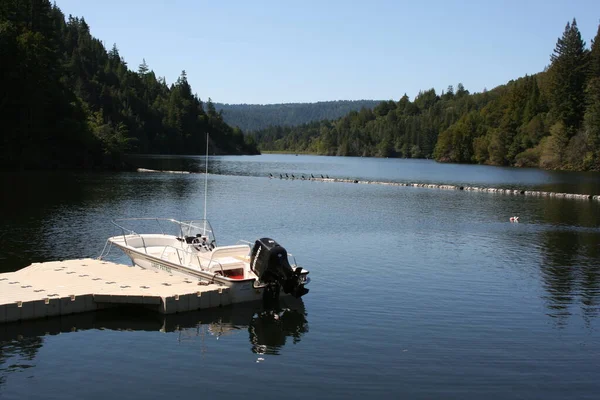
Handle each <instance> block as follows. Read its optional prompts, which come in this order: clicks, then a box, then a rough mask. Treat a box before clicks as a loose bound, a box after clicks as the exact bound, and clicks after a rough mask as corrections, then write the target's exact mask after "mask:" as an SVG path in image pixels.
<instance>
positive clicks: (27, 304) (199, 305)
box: [0, 258, 231, 323]
mask: <svg viewBox="0 0 600 400" xmlns="http://www.w3.org/2000/svg"><path fill="white" fill-rule="evenodd" d="M126 304H129V305H139V306H142V307H145V308H149V309H152V310H155V311H157V312H159V313H162V314H173V313H177V312H184V311H190V310H198V309H204V308H211V307H219V306H225V305H228V304H231V293H230V291H229V288H227V287H223V286H219V285H217V284H206V282H202V283H201V282H199V281H198V280H196V279H192V278H187V277H184V276H176V275H169V274H167V273H163V272H158V271H152V270H147V269H143V268H140V267H137V266H136V267H133V266H127V265H122V264H115V263H112V262H108V261H103V260H95V259H91V258H88V259H80V260H65V261H53V262H45V263H35V264H32V265H30V266H28V267H25V268H23V269H21V270H19V271H16V272H9V273H4V274H0V323H3V322H13V321H22V320H30V319H36V318H45V317H50V316H57V315H67V314H74V313H80V312H86V311H93V310H97V309H101V308H107V307H115V306H119V305H126Z"/></svg>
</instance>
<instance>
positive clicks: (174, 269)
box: [113, 242, 306, 303]
mask: <svg viewBox="0 0 600 400" xmlns="http://www.w3.org/2000/svg"><path fill="white" fill-rule="evenodd" d="M113 244H114V245H116V246H117V247H119V248H120V249H121V250H122V251H123V252H124V253H125V254H126V255H127V256H128V257H129V258H130V259H131V262H132V263H133V265H136V266H138V267H141V268H144V269H149V270H154V271H158V272H161V273H167V274H171V275H180V276H184V277H187V278H192V279H197V280H198V281H202V282H206V283H209V284H217V285H221V286H224V287H228V288H230V294H231V302H232V303H242V302H247V301H257V300H261V299H263V295H264V291H265V287H264V286H262V287H254V284H255V282H256V279H253V278H252V279H240V280H233V279H227V278H223V277H222V276H219V275H215V274H211V273H208V272H205V271H200V270H196V269H192V268H188V267H185V266H183V265H180V264H176V263H172V262H170V261H168V260H163V259H161V258H158V257H155V256H152V255H151V254H146V253H144V252H141V251H137V250H135V249H132V248H130V247H124V246H122V245H121V244H120V243H117V242H113ZM303 275H306V274H303ZM280 294H281V296H287V295H288V294H286V293H284V292H283V291H281V293H280Z"/></svg>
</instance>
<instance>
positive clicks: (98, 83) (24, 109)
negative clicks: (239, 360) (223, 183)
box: [0, 0, 258, 169]
mask: <svg viewBox="0 0 600 400" xmlns="http://www.w3.org/2000/svg"><path fill="white" fill-rule="evenodd" d="M0 119H1V120H2V139H1V140H2V146H1V148H0V167H1V168H9V169H13V168H18V169H37V168H123V167H124V163H123V155H124V154H125V153H144V154H204V153H205V151H206V134H207V133H208V134H209V137H210V145H209V149H210V150H209V151H210V152H211V153H212V154H258V150H257V148H256V145H255V144H254V143H253V141H252V140H253V139H252V138H251V137H245V136H244V135H243V133H242V131H241V130H240V129H239V128H232V127H230V126H229V125H227V124H226V123H225V122H224V121H223V117H222V114H221V113H219V112H217V110H216V108H215V106H214V104H213V103H212V102H211V101H210V99H208V101H207V102H203V101H201V100H200V98H199V97H198V96H197V95H196V94H194V93H193V91H192V88H191V87H190V84H189V83H188V81H187V76H186V73H185V71H183V72H182V73H181V76H179V78H178V79H177V81H176V82H175V83H173V84H170V85H169V84H167V82H166V81H165V79H164V78H161V77H157V76H156V74H155V73H154V72H153V71H152V70H151V68H150V67H149V66H148V65H147V64H146V63H145V61H144V62H142V63H141V65H139V67H137V68H136V70H133V69H131V68H129V66H128V65H127V63H126V62H125V60H124V59H123V58H122V57H121V56H120V55H119V50H118V48H117V46H116V45H113V46H112V48H111V49H110V50H107V49H106V48H105V47H104V45H103V43H102V42H101V41H100V40H98V39H96V38H94V37H93V36H92V35H91V33H90V27H89V26H88V24H87V23H86V22H85V19H84V18H76V17H72V16H69V17H68V18H65V15H64V14H63V13H62V11H61V10H60V9H59V8H58V7H57V6H56V5H55V4H54V5H52V4H51V3H50V2H49V1H48V0H2V1H0Z"/></svg>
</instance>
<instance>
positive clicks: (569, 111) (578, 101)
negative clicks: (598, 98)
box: [549, 19, 588, 136]
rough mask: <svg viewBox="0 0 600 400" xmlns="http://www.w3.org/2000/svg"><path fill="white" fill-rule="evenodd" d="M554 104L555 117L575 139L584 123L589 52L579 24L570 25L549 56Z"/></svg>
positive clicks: (552, 102) (552, 101)
mask: <svg viewBox="0 0 600 400" xmlns="http://www.w3.org/2000/svg"><path fill="white" fill-rule="evenodd" d="M550 60H551V61H552V64H551V66H550V69H549V73H550V85H551V105H552V111H553V114H554V117H555V118H556V120H558V121H560V122H562V123H563V124H564V126H565V128H566V131H567V135H568V136H573V135H574V134H575V132H576V131H577V129H578V128H579V126H580V125H581V122H582V120H583V114H584V111H585V93H584V89H585V83H586V77H587V68H588V51H587V50H586V48H585V42H584V41H583V39H582V38H581V33H580V32H579V29H578V28H577V21H576V20H575V19H573V22H572V23H567V26H566V27H565V31H564V33H563V35H562V37H561V38H559V39H558V41H557V42H556V48H555V49H554V53H553V54H552V55H551V56H550Z"/></svg>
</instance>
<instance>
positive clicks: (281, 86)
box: [56, 0, 600, 104]
mask: <svg viewBox="0 0 600 400" xmlns="http://www.w3.org/2000/svg"><path fill="white" fill-rule="evenodd" d="M56 4H57V5H58V6H59V7H60V8H61V10H62V11H63V13H64V14H65V15H67V16H68V15H69V14H71V15H73V16H79V17H81V16H83V17H84V18H85V20H86V21H87V23H88V24H89V25H90V28H91V31H92V35H94V36H95V37H97V38H99V39H100V40H102V41H103V42H104V44H105V46H106V47H107V49H110V48H111V47H112V45H113V44H114V43H116V44H117V47H118V49H119V52H120V54H121V56H122V57H123V58H124V59H125V61H126V62H127V63H128V65H129V67H130V68H133V69H134V70H137V67H138V65H139V64H140V63H141V62H142V59H145V60H146V62H147V63H148V65H149V66H150V68H151V69H152V70H154V72H155V73H156V74H157V76H164V77H165V78H166V80H167V82H168V83H172V82H174V81H175V80H176V79H177V77H178V76H179V75H180V73H181V71H182V70H185V71H186V72H187V75H188V81H189V82H190V84H191V85H192V89H193V90H194V92H196V93H197V94H198V96H199V97H200V98H201V99H202V100H207V99H208V98H209V97H210V98H212V100H213V101H214V102H220V103H230V104H239V103H247V104H272V103H295V102H299V103H302V102H316V101H327V100H359V99H374V100H389V99H394V100H398V99H399V98H400V97H402V95H403V94H404V93H406V94H408V96H409V97H410V98H411V99H414V97H415V96H416V95H417V94H418V92H419V90H426V89H430V88H434V89H435V90H436V91H437V92H438V93H439V92H441V91H442V90H445V89H446V88H447V87H448V85H454V87H456V85H457V84H458V83H459V82H462V83H463V85H464V86H465V88H466V89H468V90H469V91H471V92H480V91H482V90H483V89H484V88H487V89H492V88H494V87H495V86H498V85H501V84H503V83H506V82H507V81H508V80H510V79H515V78H518V77H521V76H524V75H525V74H534V73H536V72H540V71H542V70H543V69H544V67H546V66H547V65H548V64H549V60H550V54H551V53H552V51H553V49H554V47H555V45H556V40H557V39H558V37H559V36H561V35H562V32H563V31H564V27H565V25H566V23H567V22H568V21H570V20H572V19H573V18H576V19H577V25H578V27H579V30H580V31H581V33H582V36H583V38H584V40H585V41H586V43H587V45H588V47H589V45H590V42H591V39H592V38H593V37H594V36H595V35H596V32H597V30H598V24H599V23H600V1H598V0H594V1H592V0H570V1H566V0H544V1H542V0H520V1H514V0H505V1H493V2H490V1H485V0H479V1H473V0H464V1H454V0H447V1H441V0H423V1H402V0H397V1H386V0H371V1H364V0H363V1H337V0H331V1H329V0H320V1H312V0H304V1H285V0H279V1H258V0H256V1H233V0H231V1H228V0H212V1H204V0H201V1H200V0H171V1H156V0H145V1H141V0H120V1H117V0H102V1H89V0H56Z"/></svg>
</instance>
